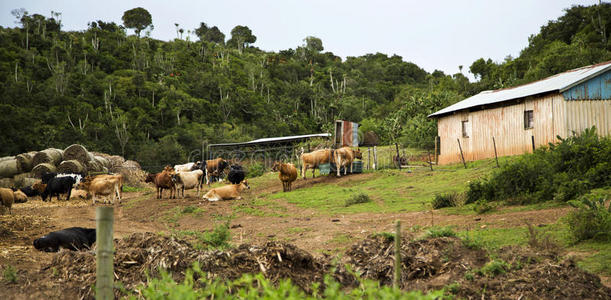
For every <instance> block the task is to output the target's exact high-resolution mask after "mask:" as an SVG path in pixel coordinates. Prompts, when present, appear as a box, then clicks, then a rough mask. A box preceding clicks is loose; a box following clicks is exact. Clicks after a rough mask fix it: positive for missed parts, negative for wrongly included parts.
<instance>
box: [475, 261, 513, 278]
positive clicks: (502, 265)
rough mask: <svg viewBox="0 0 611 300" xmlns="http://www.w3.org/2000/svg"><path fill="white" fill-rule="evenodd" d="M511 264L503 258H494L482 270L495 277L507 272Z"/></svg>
mask: <svg viewBox="0 0 611 300" xmlns="http://www.w3.org/2000/svg"><path fill="white" fill-rule="evenodd" d="M509 268H510V267H509V264H507V263H506V262H505V261H503V260H496V259H495V260H493V261H490V262H488V263H487V264H485V265H484V266H483V267H482V268H481V270H480V272H481V273H482V275H486V276H488V277H495V276H497V275H501V274H504V273H506V272H507V271H508V270H509Z"/></svg>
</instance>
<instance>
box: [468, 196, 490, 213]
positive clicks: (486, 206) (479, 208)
mask: <svg viewBox="0 0 611 300" xmlns="http://www.w3.org/2000/svg"><path fill="white" fill-rule="evenodd" d="M494 208H495V206H494V205H493V204H491V203H489V202H488V201H486V200H484V199H480V200H477V202H475V206H473V210H474V211H475V212H476V213H478V214H483V213H486V212H489V211H491V210H493V209H494Z"/></svg>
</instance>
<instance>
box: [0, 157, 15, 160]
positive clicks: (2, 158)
mask: <svg viewBox="0 0 611 300" xmlns="http://www.w3.org/2000/svg"><path fill="white" fill-rule="evenodd" d="M14 158H15V157H14V156H4V157H0V161H5V160H10V159H14Z"/></svg>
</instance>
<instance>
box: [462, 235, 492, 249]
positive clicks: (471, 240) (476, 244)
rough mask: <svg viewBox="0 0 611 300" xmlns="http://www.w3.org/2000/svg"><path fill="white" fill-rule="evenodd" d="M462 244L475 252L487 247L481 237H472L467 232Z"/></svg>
mask: <svg viewBox="0 0 611 300" xmlns="http://www.w3.org/2000/svg"><path fill="white" fill-rule="evenodd" d="M462 244H463V245H464V246H465V247H467V248H469V249H473V250H479V249H484V247H485V246H486V244H485V242H484V240H482V239H481V237H471V235H470V234H469V231H467V235H466V236H465V237H464V238H463V239H462Z"/></svg>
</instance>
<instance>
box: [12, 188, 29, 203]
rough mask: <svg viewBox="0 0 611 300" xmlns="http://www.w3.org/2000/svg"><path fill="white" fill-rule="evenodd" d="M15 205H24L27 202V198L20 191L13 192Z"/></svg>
mask: <svg viewBox="0 0 611 300" xmlns="http://www.w3.org/2000/svg"><path fill="white" fill-rule="evenodd" d="M13 195H14V198H15V203H26V202H28V196H27V195H26V194H24V193H23V192H22V191H20V190H16V191H13Z"/></svg>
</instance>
